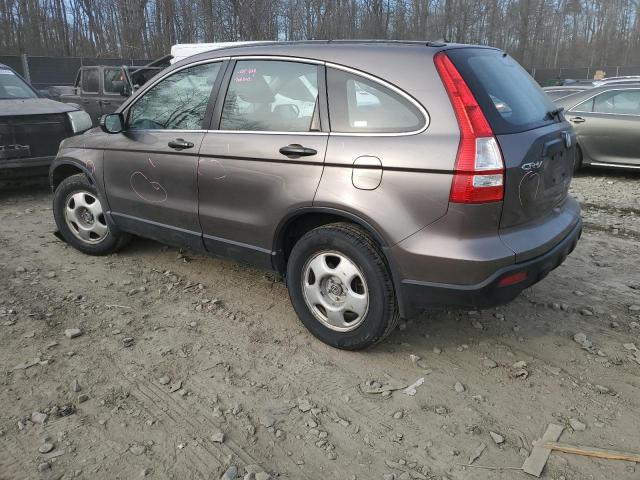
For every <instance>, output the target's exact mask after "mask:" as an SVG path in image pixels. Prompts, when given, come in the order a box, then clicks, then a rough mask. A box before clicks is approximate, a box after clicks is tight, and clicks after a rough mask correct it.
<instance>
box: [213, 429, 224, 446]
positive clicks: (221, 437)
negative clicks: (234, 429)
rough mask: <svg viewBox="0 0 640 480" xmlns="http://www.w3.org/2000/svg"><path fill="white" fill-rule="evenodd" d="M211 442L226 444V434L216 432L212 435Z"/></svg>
mask: <svg viewBox="0 0 640 480" xmlns="http://www.w3.org/2000/svg"><path fill="white" fill-rule="evenodd" d="M211 441H212V442H214V443H223V442H224V433H222V432H216V433H214V434H213V435H211Z"/></svg>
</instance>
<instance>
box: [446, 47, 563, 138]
mask: <svg viewBox="0 0 640 480" xmlns="http://www.w3.org/2000/svg"><path fill="white" fill-rule="evenodd" d="M447 55H448V56H449V58H451V60H452V61H453V63H454V64H455V66H456V68H457V69H458V71H459V72H460V74H461V75H462V76H463V77H464V79H465V81H466V82H467V84H468V85H469V88H471V91H472V92H473V95H474V96H475V97H476V100H477V101H478V103H479V104H480V106H481V107H482V110H483V112H484V114H485V116H486V117H487V120H488V121H489V123H490V124H491V128H492V129H493V131H494V133H496V134H507V133H517V132H523V131H525V130H531V129H533V128H537V127H540V126H542V125H545V124H548V123H552V122H554V121H555V120H554V119H553V118H552V116H550V115H548V112H550V111H552V110H554V109H555V107H554V106H553V103H552V102H551V100H550V99H549V98H548V97H547V95H546V94H545V93H544V92H543V91H542V89H541V88H540V86H539V85H538V84H537V83H536V81H535V80H534V79H533V78H531V76H530V75H529V74H528V73H527V72H526V70H525V69H524V68H522V67H521V66H520V65H519V64H518V62H516V61H515V60H513V59H512V58H511V57H509V56H508V55H506V54H505V53H503V52H501V51H498V50H493V49H482V48H459V49H453V50H447Z"/></svg>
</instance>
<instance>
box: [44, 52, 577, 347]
mask: <svg viewBox="0 0 640 480" xmlns="http://www.w3.org/2000/svg"><path fill="white" fill-rule="evenodd" d="M574 155H575V135H574V133H573V132H572V130H571V127H570V125H569V124H568V123H567V122H566V121H565V119H564V117H563V114H562V112H561V111H559V110H558V109H556V108H555V107H554V106H553V104H552V103H550V101H549V100H548V99H547V97H546V96H545V94H544V93H543V92H542V91H541V90H540V88H539V87H538V86H537V85H536V84H535V82H534V81H533V79H531V77H530V76H529V75H528V74H527V73H526V72H525V71H524V70H523V69H522V68H521V67H520V66H519V65H518V64H517V62H515V61H514V60H513V59H512V58H510V57H509V56H508V55H507V54H505V53H504V52H502V51H500V50H496V49H494V48H487V47H479V46H469V45H455V44H440V43H429V42H358V41H343V42H335V41H331V42H299V43H265V44H255V45H251V46H238V47H231V48H226V49H222V50H215V51H211V52H207V53H202V54H199V55H196V56H193V57H190V58H188V59H185V60H183V61H181V62H178V63H176V64H175V65H173V66H172V67H171V68H169V69H167V70H164V71H163V72H161V73H160V74H158V75H157V76H156V77H155V78H154V79H153V80H151V81H149V82H148V83H147V84H145V85H144V86H143V87H142V88H141V89H140V90H139V91H138V92H137V93H136V94H135V95H133V96H132V97H131V98H130V99H128V100H127V101H126V102H125V103H124V104H123V106H122V107H121V108H120V109H119V110H118V112H117V113H115V114H110V115H106V116H104V117H103V118H102V121H101V129H94V130H92V131H90V132H89V133H87V134H84V135H80V136H78V137H74V138H70V139H67V140H65V141H64V142H63V143H62V144H61V146H60V151H59V153H58V156H57V158H56V160H55V162H54V164H53V165H52V168H51V184H52V187H53V189H54V192H55V194H54V202H53V206H54V215H55V220H56V224H57V227H58V229H59V231H60V233H61V235H62V236H63V237H64V239H65V240H66V241H67V242H68V243H69V244H71V245H73V246H74V247H76V248H77V249H78V250H81V251H82V252H85V253H88V254H94V255H102V254H108V253H110V252H113V251H115V250H116V249H118V248H120V247H121V246H123V245H124V244H125V243H126V241H127V239H128V238H129V236H130V234H135V235H140V236H143V237H148V238H152V239H156V240H158V241H161V242H164V243H167V244H172V245H177V246H181V247H186V248H189V249H191V250H194V251H202V252H207V253H209V254H213V255H219V256H223V257H227V258H231V259H235V260H240V261H243V262H248V263H251V264H254V265H257V266H261V267H265V268H269V269H274V270H276V271H277V272H279V273H280V274H281V275H282V276H284V277H285V279H286V283H287V286H288V289H289V292H290V297H291V301H292V303H293V307H294V309H295V311H296V313H297V314H298V316H299V317H300V319H301V320H302V322H303V323H304V324H305V325H306V327H307V328H308V329H309V330H310V331H311V332H312V333H313V334H314V335H316V336H317V337H318V338H319V339H321V340H322V341H324V342H326V343H328V344H330V345H333V346H335V347H339V348H344V349H358V348H363V347H366V346H369V345H371V344H374V343H376V342H378V341H380V340H381V339H383V338H384V337H385V336H386V335H387V334H388V333H389V332H390V331H391V330H392V329H393V327H394V326H395V325H396V323H397V320H398V319H399V318H401V317H410V316H412V315H414V314H415V313H416V312H417V311H419V310H420V309H422V308H425V307H433V306H446V305H464V306H488V305H492V304H497V303H501V302H505V301H508V300H511V299H513V298H514V297H515V296H517V295H518V294H519V293H520V292H521V291H522V290H523V289H524V288H526V287H528V286H530V285H532V284H533V283H535V282H537V281H539V280H540V279H541V278H543V277H544V276H545V275H546V274H547V273H548V272H549V271H550V270H552V269H553V268H555V267H557V266H558V265H559V264H560V263H562V261H563V260H564V259H565V258H566V256H567V255H568V254H569V253H570V252H571V251H572V249H573V248H574V247H575V245H576V242H577V241H578V238H579V236H580V233H581V229H582V222H581V220H580V209H579V206H578V203H577V202H576V201H575V200H574V199H572V198H570V197H568V188H569V183H570V181H571V177H572V166H573V159H574Z"/></svg>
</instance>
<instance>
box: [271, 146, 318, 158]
mask: <svg viewBox="0 0 640 480" xmlns="http://www.w3.org/2000/svg"><path fill="white" fill-rule="evenodd" d="M280 153H281V154H282V155H286V156H287V157H308V156H310V155H315V154H316V153H318V151H317V150H314V149H313V148H307V147H303V146H302V145H299V144H297V143H294V144H291V145H287V146H286V147H282V148H281V149H280Z"/></svg>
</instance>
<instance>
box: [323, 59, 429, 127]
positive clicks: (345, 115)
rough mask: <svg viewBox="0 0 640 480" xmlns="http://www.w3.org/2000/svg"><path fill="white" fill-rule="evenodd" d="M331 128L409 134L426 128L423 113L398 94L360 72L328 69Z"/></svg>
mask: <svg viewBox="0 0 640 480" xmlns="http://www.w3.org/2000/svg"><path fill="white" fill-rule="evenodd" d="M327 90H328V96H329V117H330V121H331V131H332V132H338V133H407V132H415V131H417V130H420V129H421V128H422V127H424V124H425V118H424V115H423V114H422V113H421V112H420V110H418V108H417V107H416V106H415V105H413V103H411V102H410V101H409V100H408V99H407V98H405V97H404V96H402V95H400V94H399V93H397V92H395V91H393V90H391V89H390V88H387V87H385V86H383V85H381V84H380V83H378V82H375V81H373V80H370V79H368V78H365V77H363V76H360V75H356V74H353V73H350V72H345V71H342V70H338V69H335V68H328V69H327Z"/></svg>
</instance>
